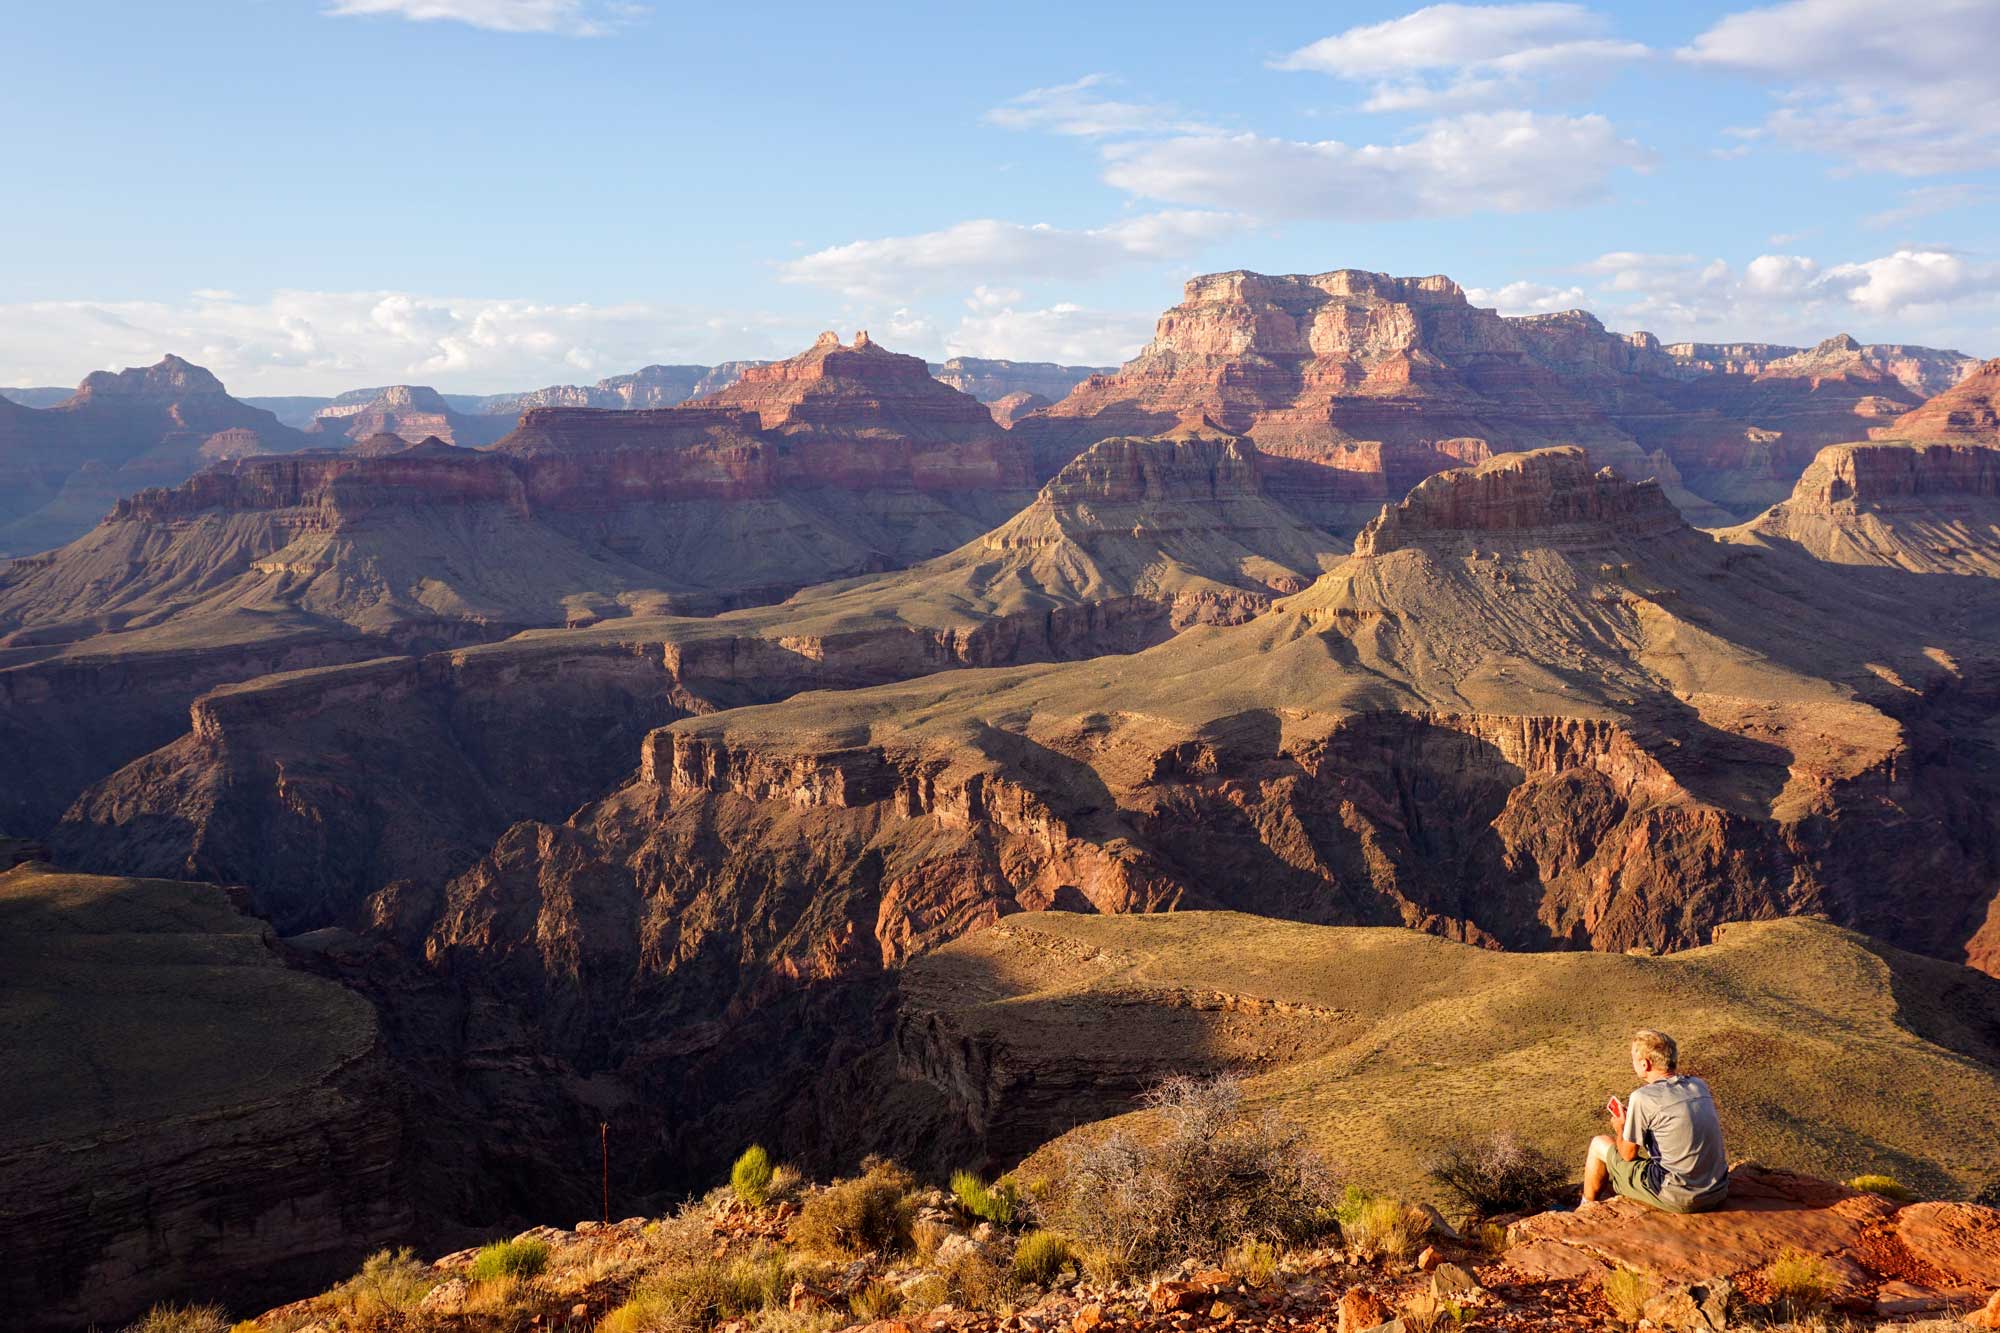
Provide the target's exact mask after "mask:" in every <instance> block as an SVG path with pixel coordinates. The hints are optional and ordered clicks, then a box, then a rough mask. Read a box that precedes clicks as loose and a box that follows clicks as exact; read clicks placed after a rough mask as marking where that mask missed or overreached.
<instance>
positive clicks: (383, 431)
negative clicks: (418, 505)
mask: <svg viewBox="0 0 2000 1333" xmlns="http://www.w3.org/2000/svg"><path fill="white" fill-rule="evenodd" d="M513 427H514V419H513V418H512V417H508V416H475V415H468V414H466V413H463V412H456V411H453V410H452V408H451V406H450V404H448V403H446V402H445V400H444V397H443V395H441V394H440V393H438V391H437V390H436V389H432V388H428V387H426V386H424V385H420V384H392V385H390V386H388V387H386V388H383V389H379V390H377V391H376V392H375V393H374V395H373V396H371V397H368V398H364V399H361V400H360V401H358V402H347V401H338V400H337V401H335V402H333V403H330V404H328V405H327V406H325V407H322V408H320V409H319V410H318V411H317V412H315V413H313V422H312V425H310V426H308V427H307V428H306V429H307V430H308V431H309V432H310V433H312V434H315V435H337V436H345V437H346V438H347V439H350V440H356V441H360V440H367V439H370V438H373V437H377V436H381V435H394V436H398V437H400V438H401V439H402V440H403V441H404V442H405V443H408V444H418V443H421V442H422V441H423V440H425V439H427V438H429V439H437V440H441V441H443V442H444V443H446V444H457V445H464V446H467V447H472V446H476V445H482V444H492V443H493V442H494V441H496V440H498V439H500V438H501V437H502V436H504V435H506V434H507V432H508V431H510V430H512V429H513Z"/></svg>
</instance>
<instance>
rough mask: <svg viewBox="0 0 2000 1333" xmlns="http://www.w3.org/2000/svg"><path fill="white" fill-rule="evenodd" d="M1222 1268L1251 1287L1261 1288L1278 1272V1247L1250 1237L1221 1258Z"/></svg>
mask: <svg viewBox="0 0 2000 1333" xmlns="http://www.w3.org/2000/svg"><path fill="white" fill-rule="evenodd" d="M1222 1266H1223V1267H1224V1268H1226V1269H1228V1270H1229V1271H1230V1272H1232V1273H1235V1274H1236V1275H1237V1276H1239V1277H1241V1278H1242V1279H1243V1280H1244V1281H1246V1282H1248V1283H1249V1284H1250V1285H1251V1286H1253V1287H1261V1286H1263V1285H1264V1284H1265V1283H1266V1282H1269V1281H1270V1280H1271V1279H1272V1278H1273V1277H1274V1276H1276V1275H1277V1272H1278V1247H1277V1246H1275V1245H1273V1244H1272V1243H1271V1242H1270V1241H1268V1240H1259V1239H1258V1238H1257V1237H1255V1236H1250V1237H1247V1238H1245V1239H1244V1240H1242V1241H1239V1242H1238V1243H1237V1245H1236V1248H1235V1249H1233V1250H1231V1251H1230V1252H1229V1253H1228V1254H1226V1255H1224V1256H1223V1259H1222Z"/></svg>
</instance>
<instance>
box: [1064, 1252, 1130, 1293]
mask: <svg viewBox="0 0 2000 1333" xmlns="http://www.w3.org/2000/svg"><path fill="white" fill-rule="evenodd" d="M1076 1261H1077V1263H1078V1264H1079V1265H1080V1266H1081V1267H1082V1268H1083V1271H1084V1273H1085V1275H1086V1276H1088V1277H1089V1278H1090V1280H1091V1281H1092V1282H1095V1283H1097V1284H1098V1285H1100V1286H1106V1287H1115V1286H1119V1285H1122V1284H1123V1283H1126V1282H1130V1281H1131V1280H1132V1279H1133V1277H1135V1276H1136V1274H1135V1273H1134V1272H1133V1268H1132V1259H1131V1256H1130V1255H1128V1254H1126V1253H1125V1252H1124V1251H1123V1250H1115V1249H1112V1248H1111V1247H1110V1246H1109V1245H1079V1246H1077V1247H1076Z"/></svg>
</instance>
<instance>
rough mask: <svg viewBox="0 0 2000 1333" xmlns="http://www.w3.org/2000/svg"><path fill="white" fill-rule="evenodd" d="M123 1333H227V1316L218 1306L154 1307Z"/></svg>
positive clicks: (127, 1326) (128, 1326)
mask: <svg viewBox="0 0 2000 1333" xmlns="http://www.w3.org/2000/svg"><path fill="white" fill-rule="evenodd" d="M125 1333H229V1316H228V1315H226V1314H224V1313H223V1312H222V1307H221V1306H219V1305H156V1306H154V1307H153V1308H152V1309H150V1310H148V1311H146V1313H145V1315H144V1317H143V1318H141V1319H140V1320H139V1322H138V1323H136V1324H127V1325H126V1326H125Z"/></svg>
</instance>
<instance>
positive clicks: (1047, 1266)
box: [1014, 1231, 1076, 1287]
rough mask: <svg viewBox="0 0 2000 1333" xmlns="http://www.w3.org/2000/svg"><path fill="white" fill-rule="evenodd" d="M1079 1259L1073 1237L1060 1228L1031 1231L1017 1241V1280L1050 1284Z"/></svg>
mask: <svg viewBox="0 0 2000 1333" xmlns="http://www.w3.org/2000/svg"><path fill="white" fill-rule="evenodd" d="M1075 1263H1076V1252H1075V1251H1074V1250H1073V1249H1071V1248H1070V1243H1069V1237H1067V1236H1065V1235H1063V1234H1062V1233H1061V1232H1059V1231H1030V1232H1029V1233H1028V1234H1027V1235H1025V1236H1023V1237H1021V1239H1020V1240H1019V1241H1017V1242H1016V1243H1015V1245H1014V1280H1015V1281H1017V1282H1025V1283H1027V1284H1028V1285H1030V1286H1035V1287H1046V1286H1048V1285H1049V1283H1051V1282H1054V1281H1055V1280H1056V1279H1057V1278H1059V1277H1061V1276H1062V1275H1063V1273H1064V1272H1065V1271H1066V1270H1067V1269H1068V1268H1070V1266H1071V1265H1073V1264H1075Z"/></svg>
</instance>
